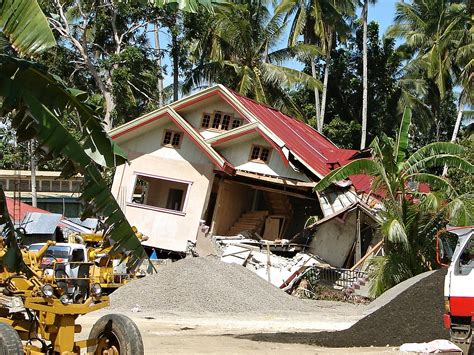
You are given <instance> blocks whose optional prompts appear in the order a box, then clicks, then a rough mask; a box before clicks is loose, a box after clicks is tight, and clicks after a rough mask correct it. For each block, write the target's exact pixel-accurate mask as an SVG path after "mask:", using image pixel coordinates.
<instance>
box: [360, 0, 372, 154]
mask: <svg viewBox="0 0 474 355" xmlns="http://www.w3.org/2000/svg"><path fill="white" fill-rule="evenodd" d="M370 3H372V4H375V3H376V0H370ZM368 15H369V0H364V5H363V7H362V16H361V18H362V28H363V30H362V135H361V138H360V149H364V148H365V142H366V140H367V103H368V102H367V94H368V92H367V90H368V83H367V80H368V79H367V77H368V73H367V20H368Z"/></svg>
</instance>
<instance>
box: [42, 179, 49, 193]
mask: <svg viewBox="0 0 474 355" xmlns="http://www.w3.org/2000/svg"><path fill="white" fill-rule="evenodd" d="M41 191H51V181H50V180H43V181H41Z"/></svg>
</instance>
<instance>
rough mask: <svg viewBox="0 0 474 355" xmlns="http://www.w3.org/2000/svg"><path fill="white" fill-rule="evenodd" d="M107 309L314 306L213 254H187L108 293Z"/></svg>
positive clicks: (200, 310)
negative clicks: (190, 256) (197, 255)
mask: <svg viewBox="0 0 474 355" xmlns="http://www.w3.org/2000/svg"><path fill="white" fill-rule="evenodd" d="M110 299H111V308H112V309H114V310H121V311H127V310H128V311H129V310H131V309H133V308H135V307H137V309H139V310H140V311H141V312H147V311H152V310H153V311H165V312H194V313H205V312H213V313H238V312H269V311H282V310H291V311H303V312H308V311H314V306H312V305H310V304H308V303H307V302H304V301H302V300H299V299H297V298H295V297H292V296H290V295H288V294H286V293H285V292H283V291H282V290H280V289H278V288H276V287H274V286H273V285H271V284H270V283H268V282H267V281H265V280H263V279H261V278H260V277H259V276H257V275H256V274H254V273H253V272H251V271H250V270H247V269H246V268H244V267H242V266H240V265H236V264H226V263H224V262H222V261H220V260H218V259H216V258H213V257H206V258H203V257H199V258H187V259H183V260H180V261H177V262H175V263H172V264H171V265H169V266H167V267H164V268H163V269H159V270H158V272H157V273H156V274H154V275H149V276H146V277H145V278H143V279H140V280H136V281H133V282H131V283H129V284H127V285H125V286H123V287H121V288H120V289H118V290H117V291H115V292H114V293H113V294H112V295H111V297H110Z"/></svg>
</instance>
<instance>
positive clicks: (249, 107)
mask: <svg viewBox="0 0 474 355" xmlns="http://www.w3.org/2000/svg"><path fill="white" fill-rule="evenodd" d="M110 135H111V136H112V138H113V139H114V140H115V141H116V142H117V143H118V144H119V145H120V146H121V147H122V148H123V149H124V150H125V151H126V152H127V154H128V159H129V161H128V163H126V164H123V165H121V166H119V167H117V169H116V172H115V176H114V180H113V185H112V193H113V194H114V196H115V197H116V199H117V201H118V202H119V204H120V206H121V208H122V210H123V211H124V213H125V215H126V217H127V219H128V220H129V221H130V223H131V224H132V225H135V226H136V227H137V228H138V230H139V231H140V232H142V233H143V234H145V235H147V236H148V237H149V239H148V240H147V241H146V242H144V245H146V246H148V247H150V248H158V249H160V250H169V251H174V252H184V251H185V250H186V248H187V246H188V242H192V243H194V242H195V241H196V238H197V236H198V233H199V232H200V231H203V230H204V231H205V232H206V233H207V234H209V235H213V236H223V237H225V236H235V235H237V234H239V233H242V232H243V231H247V232H250V233H252V234H256V235H258V236H260V237H261V239H264V240H267V241H271V242H272V243H273V248H274V249H275V248H278V245H281V243H280V241H281V240H287V241H288V240H292V239H293V237H294V236H299V235H300V234H301V231H302V230H304V228H305V225H306V222H307V220H308V218H310V217H312V216H320V217H327V214H328V213H329V212H328V211H326V210H325V208H326V207H328V206H326V205H325V203H324V201H326V200H327V195H325V194H316V193H315V192H313V188H314V186H315V185H316V183H317V181H319V180H320V179H321V178H322V177H324V176H325V175H327V174H328V173H329V172H330V171H331V170H333V169H335V168H337V167H339V166H342V165H344V164H346V163H347V162H348V161H349V160H351V159H354V158H357V157H360V156H361V154H364V152H362V153H361V152H359V151H355V150H348V149H340V148H338V147H337V146H335V145H334V144H333V143H332V142H331V141H330V140H329V139H327V138H326V137H324V136H323V135H322V134H320V133H319V132H317V131H316V130H314V129H313V128H311V127H310V126H308V125H306V124H305V123H303V122H301V121H299V120H297V119H294V118H292V117H289V116H287V115H285V114H283V113H282V112H279V111H277V110H275V109H273V108H270V107H268V106H265V105H263V104H260V103H257V102H255V101H253V100H251V99H248V98H246V97H244V96H241V95H239V94H237V93H235V92H233V91H231V90H229V89H227V88H225V87H223V86H221V85H216V86H213V87H211V88H208V89H205V90H203V91H200V92H198V93H195V94H193V95H191V96H189V97H186V98H184V99H181V100H179V101H176V102H174V103H172V104H170V105H167V106H164V107H162V108H160V109H158V110H155V111H153V112H151V113H149V114H146V115H144V116H142V117H139V118H136V119H134V120H132V121H130V122H128V123H126V124H124V125H122V126H120V127H117V128H115V129H113V130H112V131H111V132H110ZM369 185H370V181H368V179H367V178H366V177H360V176H359V177H356V178H354V180H353V181H352V182H351V181H348V182H345V183H343V184H340V186H336V187H335V188H334V189H335V190H334V193H335V195H336V200H337V201H339V200H341V198H340V196H346V195H347V194H348V192H349V191H350V194H351V196H355V197H354V198H355V200H354V201H352V200H351V202H350V203H355V202H356V200H357V199H358V198H359V195H358V192H359V191H367V190H368V186H369ZM329 205H330V206H329V207H330V208H333V209H334V208H335V207H337V206H335V204H334V203H329ZM335 213H338V211H336V212H334V213H332V214H335ZM356 214H357V213H356ZM345 215H347V216H348V217H347V221H346V220H345V219H344V218H345V217H344V218H342V222H341V218H340V217H334V218H330V219H327V220H325V219H324V218H323V219H322V220H320V221H319V224H318V228H317V229H316V230H315V234H314V235H313V236H312V238H309V239H308V240H307V243H303V244H301V240H296V242H295V243H293V245H299V246H297V247H296V249H298V248H308V247H309V250H314V252H315V254H318V255H319V251H318V249H320V248H321V246H320V244H321V243H322V239H320V238H319V237H318V233H321V231H322V230H323V229H324V228H326V226H327V225H329V224H331V223H333V222H335V221H337V223H343V224H344V223H347V228H348V229H350V228H354V223H353V222H354V217H353V212H352V209H351V210H347V211H346V212H345ZM357 216H358V214H357ZM357 218H358V217H357ZM345 221H346V222H345ZM358 221H359V222H361V220H360V218H359V220H358ZM363 223H365V222H363ZM362 228H365V227H362ZM359 229H360V228H359ZM307 231H308V230H306V232H307ZM360 231H361V236H362V235H365V234H364V233H362V229H360ZM329 233H330V234H329V235H325V236H324V237H321V238H326V239H327V238H329V239H331V238H335V239H337V240H339V239H341V240H342V239H344V243H342V242H341V245H342V244H343V246H344V248H343V249H344V250H340V245H339V244H338V243H336V244H331V249H333V248H334V249H333V250H332V253H335V254H341V255H338V256H337V257H335V256H333V259H334V260H333V259H331V258H330V257H328V256H326V257H328V259H330V260H333V261H335V263H336V264H337V265H342V264H347V263H346V260H347V258H348V256H349V254H350V252H351V251H350V250H349V251H348V250H347V249H348V248H349V249H350V248H352V245H353V244H354V243H355V239H354V238H355V235H354V233H353V232H352V234H351V235H350V236H349V235H348V234H350V233H345V234H344V235H339V234H338V233H339V231H338V230H335V231H329ZM314 236H316V238H313V237H314ZM310 239H311V240H313V239H314V240H313V242H311V240H310ZM345 239H347V240H345ZM356 239H357V238H356ZM359 239H360V238H359ZM318 240H319V242H318ZM370 242H372V240H371V241H370ZM318 243H320V244H318ZM324 243H326V241H325V242H324ZM359 243H360V244H361V246H360V247H357V248H355V249H354V250H355V252H354V255H356V254H357V256H358V257H359V258H360V256H361V254H362V253H363V251H364V250H363V249H364V248H365V247H363V246H362V244H363V242H362V240H360V241H359ZM364 243H365V242H364ZM284 244H285V248H286V249H288V247H289V245H290V244H291V243H284ZM332 245H333V246H332ZM349 245H350V247H349ZM296 249H295V252H297V251H298V250H296ZM328 255H329V254H328ZM356 261H357V258H354V262H356Z"/></svg>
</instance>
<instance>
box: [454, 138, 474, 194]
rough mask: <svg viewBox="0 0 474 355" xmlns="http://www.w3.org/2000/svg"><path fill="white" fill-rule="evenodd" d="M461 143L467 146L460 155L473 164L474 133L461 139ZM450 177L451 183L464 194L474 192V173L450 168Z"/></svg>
mask: <svg viewBox="0 0 474 355" xmlns="http://www.w3.org/2000/svg"><path fill="white" fill-rule="evenodd" d="M459 144H460V145H461V146H463V147H464V148H465V150H464V152H463V153H461V154H460V156H461V157H462V158H464V159H466V160H467V161H468V162H470V163H471V164H474V135H471V136H469V135H466V137H464V138H462V139H460V140H459ZM448 178H449V180H450V181H451V184H452V185H453V186H454V187H455V188H456V190H457V191H459V193H462V194H468V193H470V194H474V175H473V174H469V173H466V172H463V171H462V170H460V169H449V170H448Z"/></svg>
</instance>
